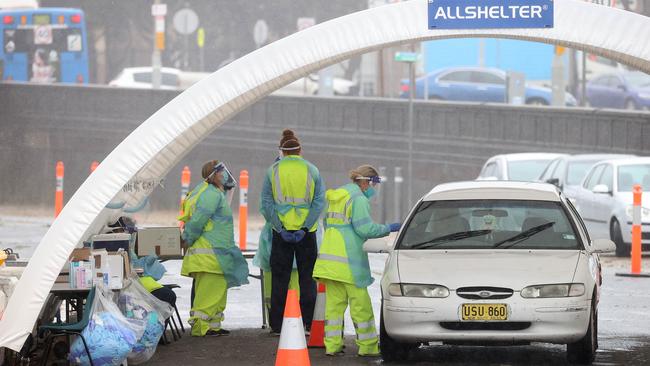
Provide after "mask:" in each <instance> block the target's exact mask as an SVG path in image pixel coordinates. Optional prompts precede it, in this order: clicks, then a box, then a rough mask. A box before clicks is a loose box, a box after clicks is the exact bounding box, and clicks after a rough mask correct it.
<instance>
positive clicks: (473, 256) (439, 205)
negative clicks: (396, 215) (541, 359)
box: [364, 182, 614, 363]
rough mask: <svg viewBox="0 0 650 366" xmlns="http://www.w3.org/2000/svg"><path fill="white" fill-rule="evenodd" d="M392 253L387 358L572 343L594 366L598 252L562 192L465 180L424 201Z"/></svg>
mask: <svg viewBox="0 0 650 366" xmlns="http://www.w3.org/2000/svg"><path fill="white" fill-rule="evenodd" d="M364 248H365V250H366V251H368V252H382V251H383V252H388V253H389V256H388V259H387V261H386V266H385V269H384V274H383V276H382V279H381V294H382V301H381V315H380V350H381V354H382V357H383V358H384V360H401V359H405V358H406V357H407V355H408V352H409V351H410V350H411V349H414V348H417V347H418V346H419V345H420V344H422V343H424V344H427V343H428V342H434V341H436V342H440V341H441V342H445V343H451V344H458V345H464V344H470V345H477V344H479V345H490V344H501V345H503V344H517V345H520V344H528V343H530V342H548V343H558V344H566V345H567V358H568V359H569V361H571V362H584V363H590V362H591V361H592V360H593V359H594V356H595V353H596V348H597V346H598V334H597V323H598V303H599V295H600V290H599V289H600V286H601V283H602V277H601V274H600V263H599V254H600V253H605V252H610V251H613V250H614V244H613V243H612V242H611V241H610V240H608V239H603V240H594V241H591V239H590V237H589V234H588V233H587V230H586V228H585V226H584V223H583V222H582V220H581V218H580V216H579V215H578V213H577V212H576V210H575V209H574V208H573V207H572V205H571V203H570V202H569V201H568V200H567V199H566V197H565V196H564V195H563V194H562V193H561V191H559V190H558V189H557V188H556V187H555V186H552V185H550V184H541V183H525V182H461V183H450V184H443V185H439V186H437V187H435V188H434V189H433V190H432V191H431V192H429V193H428V194H427V195H426V196H424V198H422V199H421V200H420V201H419V202H418V203H417V205H416V206H415V208H414V209H413V210H412V212H411V214H410V215H409V217H408V218H407V220H406V224H405V225H404V227H403V228H402V230H401V231H400V233H399V235H398V237H397V240H396V241H395V243H394V244H393V245H392V246H389V247H387V246H386V243H385V242H384V243H381V242H368V243H366V245H365V247H364Z"/></svg>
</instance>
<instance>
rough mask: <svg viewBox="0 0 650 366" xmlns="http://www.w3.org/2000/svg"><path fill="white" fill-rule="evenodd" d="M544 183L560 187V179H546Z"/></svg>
mask: <svg viewBox="0 0 650 366" xmlns="http://www.w3.org/2000/svg"><path fill="white" fill-rule="evenodd" d="M546 183H549V184H552V185H554V186H556V187H560V179H559V178H548V179H547V180H546Z"/></svg>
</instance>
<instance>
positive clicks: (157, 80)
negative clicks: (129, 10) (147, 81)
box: [151, 0, 167, 89]
mask: <svg viewBox="0 0 650 366" xmlns="http://www.w3.org/2000/svg"><path fill="white" fill-rule="evenodd" d="M166 14H167V5H166V4H162V3H161V2H160V0H154V4H153V6H152V7H151V15H153V17H154V37H153V38H154V45H153V54H152V55H151V68H152V73H151V85H152V87H153V88H154V89H160V84H161V83H162V73H161V70H160V69H161V67H162V60H161V51H162V50H164V49H165V15H166Z"/></svg>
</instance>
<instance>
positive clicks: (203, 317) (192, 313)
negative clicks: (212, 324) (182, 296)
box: [190, 310, 210, 320]
mask: <svg viewBox="0 0 650 366" xmlns="http://www.w3.org/2000/svg"><path fill="white" fill-rule="evenodd" d="M190 316H191V317H195V318H199V319H201V320H210V316H209V315H208V314H206V313H204V312H202V311H198V310H197V311H190Z"/></svg>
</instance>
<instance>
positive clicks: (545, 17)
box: [429, 0, 553, 29]
mask: <svg viewBox="0 0 650 366" xmlns="http://www.w3.org/2000/svg"><path fill="white" fill-rule="evenodd" d="M482 28H492V29H494V28H553V0H481V1H476V0H435V1H434V0H429V29H482Z"/></svg>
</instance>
